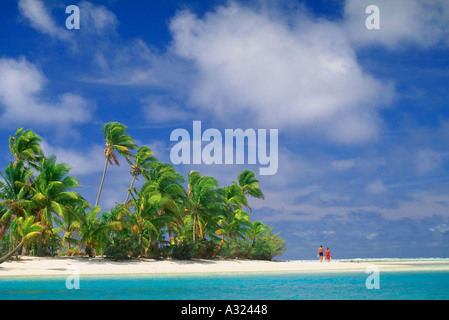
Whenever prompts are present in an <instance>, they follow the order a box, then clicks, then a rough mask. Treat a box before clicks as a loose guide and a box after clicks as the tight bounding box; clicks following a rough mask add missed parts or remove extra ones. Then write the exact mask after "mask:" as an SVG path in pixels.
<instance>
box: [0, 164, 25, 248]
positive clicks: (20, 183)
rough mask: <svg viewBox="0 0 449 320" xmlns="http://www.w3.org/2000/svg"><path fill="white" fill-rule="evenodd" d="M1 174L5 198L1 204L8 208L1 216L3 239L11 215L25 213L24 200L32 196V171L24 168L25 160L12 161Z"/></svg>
mask: <svg viewBox="0 0 449 320" xmlns="http://www.w3.org/2000/svg"><path fill="white" fill-rule="evenodd" d="M0 176H1V177H2V178H3V182H1V181H0V199H3V201H2V202H0V205H2V206H3V207H4V208H5V209H6V211H5V213H4V214H3V215H2V217H1V218H0V225H1V227H0V240H2V239H3V237H4V235H5V232H6V229H7V228H8V226H9V223H10V221H11V217H20V216H24V215H25V208H24V207H23V205H22V201H23V200H26V199H28V198H29V197H30V188H31V184H30V180H31V177H32V172H31V171H30V170H28V169H26V168H24V166H23V162H22V161H19V162H17V165H16V166H14V164H13V163H12V162H11V163H10V164H9V165H8V166H7V167H6V169H5V172H4V174H3V173H1V172H0Z"/></svg>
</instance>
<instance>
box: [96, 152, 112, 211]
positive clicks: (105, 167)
mask: <svg viewBox="0 0 449 320" xmlns="http://www.w3.org/2000/svg"><path fill="white" fill-rule="evenodd" d="M108 162H109V161H108V158H106V162H105V164H104V170H103V177H102V178H101V184H100V190H99V191H98V196H97V201H96V202H95V206H98V202H99V201H100V196H101V191H102V190H103V183H104V177H105V176H106V170H107V169H108Z"/></svg>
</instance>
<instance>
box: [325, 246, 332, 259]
mask: <svg viewBox="0 0 449 320" xmlns="http://www.w3.org/2000/svg"><path fill="white" fill-rule="evenodd" d="M325 255H326V260H327V262H331V258H332V256H331V251H330V250H329V247H327V249H326V252H325Z"/></svg>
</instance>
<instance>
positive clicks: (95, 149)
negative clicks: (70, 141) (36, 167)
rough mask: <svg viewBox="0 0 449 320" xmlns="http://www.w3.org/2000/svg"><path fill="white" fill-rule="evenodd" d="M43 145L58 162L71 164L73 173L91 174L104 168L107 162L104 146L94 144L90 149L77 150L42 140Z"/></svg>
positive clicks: (46, 153) (43, 148) (47, 153)
mask: <svg viewBox="0 0 449 320" xmlns="http://www.w3.org/2000/svg"><path fill="white" fill-rule="evenodd" d="M41 147H42V150H43V151H44V154H45V155H47V156H49V155H52V154H54V155H56V157H57V159H58V162H64V163H66V164H67V165H69V166H71V167H72V170H71V171H70V174H71V175H75V176H78V175H80V176H82V175H90V174H95V173H100V172H102V170H103V167H104V162H105V158H104V147H103V146H100V145H93V146H91V147H90V148H89V149H88V150H76V149H72V148H68V149H66V148H63V147H56V146H52V145H50V144H48V143H47V142H46V141H42V142H41Z"/></svg>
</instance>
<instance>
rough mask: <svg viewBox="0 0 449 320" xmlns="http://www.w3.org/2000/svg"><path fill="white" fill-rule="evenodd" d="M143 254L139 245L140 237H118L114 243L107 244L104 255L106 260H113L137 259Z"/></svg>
mask: <svg viewBox="0 0 449 320" xmlns="http://www.w3.org/2000/svg"><path fill="white" fill-rule="evenodd" d="M141 252H142V248H141V247H139V245H138V236H137V235H131V236H127V237H125V236H123V235H117V236H115V237H114V238H112V241H111V242H110V243H108V244H106V246H105V249H104V254H105V256H106V258H109V259H113V260H121V259H129V258H136V257H138V256H139V255H140V253H141Z"/></svg>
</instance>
